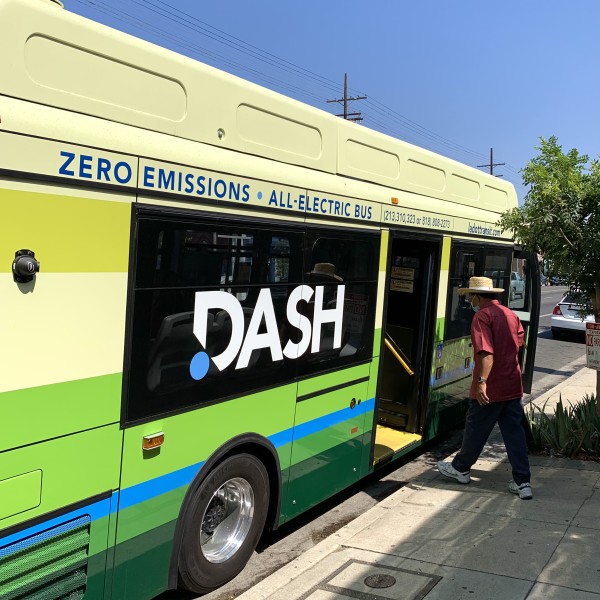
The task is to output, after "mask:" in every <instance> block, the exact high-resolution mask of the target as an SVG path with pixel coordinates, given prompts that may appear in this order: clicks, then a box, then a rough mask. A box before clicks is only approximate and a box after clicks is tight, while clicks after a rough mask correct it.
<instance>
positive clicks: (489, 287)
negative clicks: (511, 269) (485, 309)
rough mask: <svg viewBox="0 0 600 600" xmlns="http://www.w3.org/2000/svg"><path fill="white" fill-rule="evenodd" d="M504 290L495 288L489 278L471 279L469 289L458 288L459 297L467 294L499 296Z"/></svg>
mask: <svg viewBox="0 0 600 600" xmlns="http://www.w3.org/2000/svg"><path fill="white" fill-rule="evenodd" d="M503 291H504V288H495V287H494V282H493V281H492V280H491V279H490V278H489V277H471V278H470V279H469V287H466V288H458V295H459V296H464V295H465V294H477V293H478V292H479V293H481V294H499V293H500V292H503Z"/></svg>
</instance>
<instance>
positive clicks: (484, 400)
mask: <svg viewBox="0 0 600 600" xmlns="http://www.w3.org/2000/svg"><path fill="white" fill-rule="evenodd" d="M477 403H478V404H481V405H484V404H489V403H490V399H489V398H488V395H487V387H486V384H485V383H478V384H477Z"/></svg>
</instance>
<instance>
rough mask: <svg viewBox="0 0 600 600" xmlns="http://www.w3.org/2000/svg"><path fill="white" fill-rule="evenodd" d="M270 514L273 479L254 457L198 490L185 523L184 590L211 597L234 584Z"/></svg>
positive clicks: (220, 470)
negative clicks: (221, 587) (270, 487)
mask: <svg viewBox="0 0 600 600" xmlns="http://www.w3.org/2000/svg"><path fill="white" fill-rule="evenodd" d="M268 508H269V475H268V474H267V470H266V469H265V467H264V465H263V464H262V462H260V460H258V459H257V458H256V457H255V456H253V455H251V454H238V455H235V456H231V457H230V458H227V459H226V460H224V461H223V462H222V463H221V464H219V465H217V466H216V467H215V468H214V469H213V470H212V471H211V472H210V473H209V474H208V475H207V477H206V478H205V479H204V481H202V483H201V484H200V485H199V486H198V489H197V490H196V491H195V492H194V495H193V496H192V499H191V501H190V505H189V509H188V510H187V512H186V514H185V517H184V522H183V538H182V544H181V551H180V556H179V581H180V584H181V585H182V586H183V587H184V588H186V589H188V590H190V591H192V592H198V593H206V592H210V591H212V590H214V589H216V588H218V587H220V586H222V585H223V584H225V583H227V582H228V581H230V580H231V579H233V578H234V577H235V576H236V575H237V574H238V573H239V572H240V571H241V570H242V569H243V568H244V566H245V564H246V563H247V562H248V560H249V559H250V557H251V556H252V553H253V552H254V549H255V548H256V544H258V540H259V538H260V536H261V533H262V531H263V527H264V525H265V521H266V518H267V511H268Z"/></svg>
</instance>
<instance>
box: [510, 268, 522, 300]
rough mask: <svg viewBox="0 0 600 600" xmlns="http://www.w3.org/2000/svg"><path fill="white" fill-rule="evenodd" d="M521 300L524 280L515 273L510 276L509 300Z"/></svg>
mask: <svg viewBox="0 0 600 600" xmlns="http://www.w3.org/2000/svg"><path fill="white" fill-rule="evenodd" d="M517 296H518V297H519V298H523V296H525V280H524V279H523V277H522V276H521V275H519V274H518V273H517V272H516V271H513V272H512V273H511V274H510V291H509V296H508V297H509V300H514V299H515V298H516V297H517Z"/></svg>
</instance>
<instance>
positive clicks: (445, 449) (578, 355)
mask: <svg viewBox="0 0 600 600" xmlns="http://www.w3.org/2000/svg"><path fill="white" fill-rule="evenodd" d="M566 290H567V288H566V287H559V286H552V287H545V286H543V287H542V288H541V294H542V297H541V305H540V324H539V328H538V343H537V353H536V360H535V369H534V377H533V386H532V394H531V395H530V396H528V397H526V398H525V400H526V401H528V400H531V399H535V398H536V397H537V396H539V395H540V394H542V393H544V392H545V391H547V390H549V389H551V388H552V387H554V386H555V385H557V384H558V383H560V382H561V381H563V380H564V379H566V378H567V377H569V376H570V375H572V374H573V373H575V372H576V371H578V370H579V369H580V368H581V367H582V366H585V360H586V359H585V345H584V337H583V335H582V336H580V337H577V336H575V337H573V338H564V339H560V340H559V339H556V340H555V339H553V338H552V335H551V333H550V317H551V314H552V309H553V308H554V306H555V305H556V303H557V302H558V301H559V300H560V299H561V298H562V296H563V295H564V293H565V292H566ZM461 438H462V431H461V430H456V431H453V432H450V433H449V434H447V435H445V436H443V437H442V438H441V439H440V440H437V441H436V442H435V443H433V444H431V445H430V446H428V447H426V448H425V451H423V450H421V451H420V452H421V454H413V455H409V456H407V457H404V458H403V459H401V460H400V461H398V462H397V463H394V464H393V465H390V466H388V467H387V470H386V469H384V470H380V471H378V472H377V473H376V474H374V475H372V476H370V477H368V478H366V479H364V480H362V481H360V482H359V483H357V484H356V485H354V486H352V487H351V488H349V489H347V490H345V491H344V492H342V493H340V494H338V495H336V496H335V497H333V498H331V499H330V500H328V501H327V502H325V503H323V504H322V505H320V506H318V507H317V508H315V509H313V510H311V511H309V512H307V513H306V514H304V515H302V516H300V517H299V518H298V519H295V520H294V521H292V522H291V523H289V524H286V525H284V526H283V527H282V528H281V529H280V530H278V531H277V532H274V533H270V534H266V535H265V536H263V539H262V540H261V542H260V544H259V546H258V548H257V551H256V552H255V553H254V555H253V557H252V559H251V560H250V562H249V563H248V565H247V566H246V568H245V569H244V570H243V571H242V573H240V575H238V577H236V578H235V579H234V580H233V581H232V582H230V583H229V584H227V585H226V586H224V587H222V588H221V589H219V590H217V591H215V592H212V593H211V594H208V595H206V596H203V598H204V599H205V600H232V599H234V598H236V597H237V596H239V595H240V594H242V593H243V592H244V591H246V590H247V589H249V588H250V587H252V586H253V585H254V584H255V583H257V582H258V581H260V580H262V579H264V578H265V577H267V576H268V575H270V574H271V573H273V572H274V571H276V570H277V569H279V568H281V567H282V566H283V565H285V564H287V563H289V562H290V561H292V560H293V559H294V558H296V557H297V556H299V555H301V554H302V553H303V552H306V551H307V550H308V549H309V548H311V547H313V546H314V545H316V544H318V543H319V542H320V541H321V540H323V539H324V538H326V537H327V536H329V535H331V534H332V533H334V532H335V531H337V530H338V529H340V528H341V527H343V526H344V525H346V524H347V523H349V522H350V521H352V520H353V519H355V518H357V517H358V516H359V515H361V514H363V513H364V512H365V511H367V510H369V509H370V508H372V507H373V506H375V505H376V504H377V503H378V502H380V501H381V500H383V499H384V498H386V497H387V496H389V495H390V494H392V493H394V492H395V491H396V490H398V489H399V488H401V487H402V486H403V485H405V484H406V483H407V482H408V481H411V480H412V479H413V478H415V477H417V476H418V475H419V474H420V473H422V472H423V471H425V470H427V469H432V468H433V467H434V465H435V462H436V461H437V460H439V459H440V458H444V457H446V456H447V455H448V454H450V453H452V452H454V451H455V450H456V449H458V446H459V445H460V441H461ZM195 597H196V596H195V595H194V594H186V593H184V592H167V593H165V594H162V595H161V596H160V597H159V598H160V600H191V599H192V598H195Z"/></svg>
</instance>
